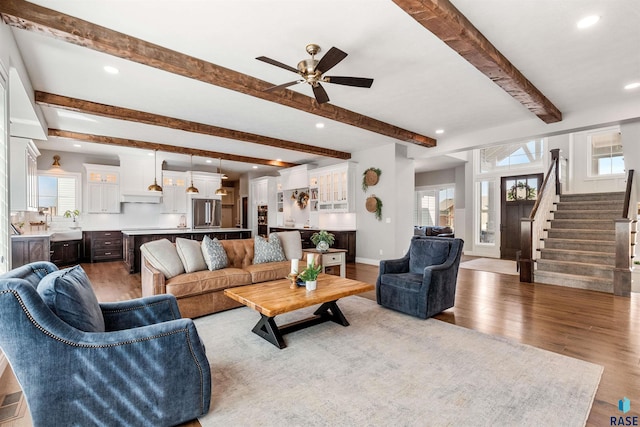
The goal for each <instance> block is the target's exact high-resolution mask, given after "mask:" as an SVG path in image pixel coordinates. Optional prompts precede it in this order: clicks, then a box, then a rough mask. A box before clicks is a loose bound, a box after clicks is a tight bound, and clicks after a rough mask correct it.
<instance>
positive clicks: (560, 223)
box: [551, 219, 616, 231]
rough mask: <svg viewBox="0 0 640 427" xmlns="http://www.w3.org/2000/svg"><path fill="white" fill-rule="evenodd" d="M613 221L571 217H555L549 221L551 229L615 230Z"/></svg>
mask: <svg viewBox="0 0 640 427" xmlns="http://www.w3.org/2000/svg"><path fill="white" fill-rule="evenodd" d="M615 225H616V224H615V222H613V221H611V220H606V221H598V220H591V221H579V220H572V219H557V220H553V221H551V229H554V228H557V229H570V230H571V229H574V230H575V229H580V230H582V229H586V230H611V231H613V230H615Z"/></svg>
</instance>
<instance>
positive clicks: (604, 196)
mask: <svg viewBox="0 0 640 427" xmlns="http://www.w3.org/2000/svg"><path fill="white" fill-rule="evenodd" d="M603 200H607V201H622V200H624V193H588V194H563V195H562V196H560V201H561V202H579V201H587V202H593V201H603Z"/></svg>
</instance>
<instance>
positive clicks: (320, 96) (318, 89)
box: [312, 83, 329, 104]
mask: <svg viewBox="0 0 640 427" xmlns="http://www.w3.org/2000/svg"><path fill="white" fill-rule="evenodd" d="M312 88H313V95H314V96H315V97H316V101H318V104H324V103H325V102H329V95H327V91H326V90H324V88H323V87H322V86H321V85H320V83H318V84H317V85H316V86H312Z"/></svg>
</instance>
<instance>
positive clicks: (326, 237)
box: [311, 230, 336, 246]
mask: <svg viewBox="0 0 640 427" xmlns="http://www.w3.org/2000/svg"><path fill="white" fill-rule="evenodd" d="M335 240H336V237H335V236H334V235H333V233H329V232H328V231H326V230H320V231H319V232H317V233H313V235H311V242H312V243H313V244H314V245H317V244H318V243H320V242H327V244H328V245H329V246H331V245H333V242H335Z"/></svg>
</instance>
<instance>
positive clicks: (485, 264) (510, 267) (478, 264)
mask: <svg viewBox="0 0 640 427" xmlns="http://www.w3.org/2000/svg"><path fill="white" fill-rule="evenodd" d="M460 268H468V269H469V270H481V271H488V272H490V273H500V274H511V275H514V276H517V275H519V274H520V273H518V271H517V269H516V262H515V261H511V260H508V259H498V258H476V259H472V260H469V261H465V262H461V263H460Z"/></svg>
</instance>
